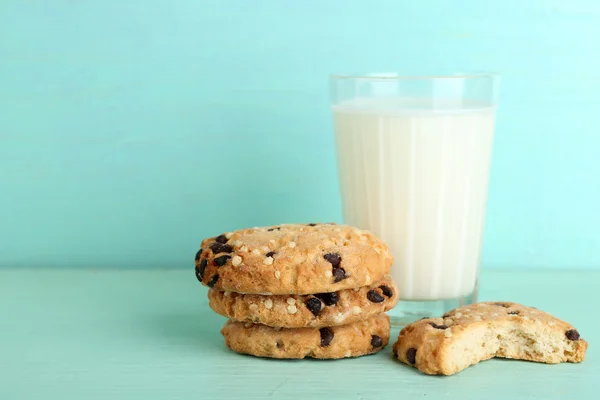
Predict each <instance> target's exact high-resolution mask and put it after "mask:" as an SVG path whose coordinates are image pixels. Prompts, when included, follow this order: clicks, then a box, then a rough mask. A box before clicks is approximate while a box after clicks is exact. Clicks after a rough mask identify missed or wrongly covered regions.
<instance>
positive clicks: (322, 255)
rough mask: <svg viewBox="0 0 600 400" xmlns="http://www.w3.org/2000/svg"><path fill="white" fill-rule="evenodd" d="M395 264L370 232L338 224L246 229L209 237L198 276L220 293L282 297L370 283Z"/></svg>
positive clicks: (200, 254) (199, 256) (199, 258)
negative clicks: (280, 295)
mask: <svg viewBox="0 0 600 400" xmlns="http://www.w3.org/2000/svg"><path fill="white" fill-rule="evenodd" d="M391 265H392V256H391V255H390V252H389V250H388V248H387V246H386V245H385V244H384V243H383V242H382V241H381V240H380V239H378V238H377V237H375V236H374V235H373V234H372V233H370V232H368V231H364V230H360V229H357V228H353V227H349V226H341V225H340V226H338V225H335V224H308V225H281V226H273V227H266V228H251V229H243V230H240V231H236V232H233V233H226V234H222V235H219V236H217V237H214V238H209V239H205V240H204V241H203V242H202V245H201V249H200V251H198V253H197V254H196V277H197V278H198V280H200V281H201V282H202V283H203V284H204V285H206V286H209V287H212V288H215V289H216V290H220V291H229V292H237V293H250V294H264V295H272V294H273V295H279V294H310V293H325V292H336V291H338V290H343V289H349V288H356V287H361V286H367V285H370V284H371V283H373V282H376V281H378V280H380V279H381V278H383V276H385V275H386V274H387V273H388V272H389V271H390V266H391Z"/></svg>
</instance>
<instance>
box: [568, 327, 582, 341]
mask: <svg viewBox="0 0 600 400" xmlns="http://www.w3.org/2000/svg"><path fill="white" fill-rule="evenodd" d="M565 336H566V337H567V339H569V340H579V332H577V330H575V329H571V330H568V331H566V332H565Z"/></svg>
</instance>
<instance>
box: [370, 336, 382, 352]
mask: <svg viewBox="0 0 600 400" xmlns="http://www.w3.org/2000/svg"><path fill="white" fill-rule="evenodd" d="M381 346H383V340H382V339H381V336H377V335H372V336H371V347H372V348H373V350H375V349H376V348H378V347H381Z"/></svg>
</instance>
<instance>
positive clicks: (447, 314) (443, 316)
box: [442, 313, 450, 318]
mask: <svg viewBox="0 0 600 400" xmlns="http://www.w3.org/2000/svg"><path fill="white" fill-rule="evenodd" d="M448 317H450V314H449V313H446V314H444V315H442V318H448Z"/></svg>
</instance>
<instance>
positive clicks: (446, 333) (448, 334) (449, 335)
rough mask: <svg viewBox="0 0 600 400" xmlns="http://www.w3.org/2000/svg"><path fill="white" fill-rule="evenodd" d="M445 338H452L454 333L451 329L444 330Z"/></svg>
mask: <svg viewBox="0 0 600 400" xmlns="http://www.w3.org/2000/svg"><path fill="white" fill-rule="evenodd" d="M444 336H445V337H447V338H449V337H452V331H451V330H450V329H446V330H444Z"/></svg>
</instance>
